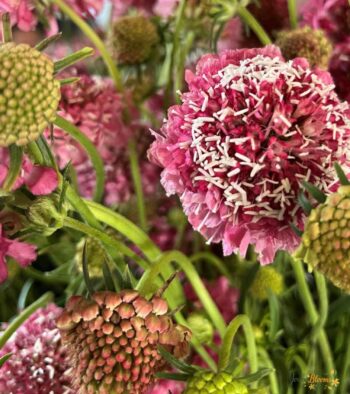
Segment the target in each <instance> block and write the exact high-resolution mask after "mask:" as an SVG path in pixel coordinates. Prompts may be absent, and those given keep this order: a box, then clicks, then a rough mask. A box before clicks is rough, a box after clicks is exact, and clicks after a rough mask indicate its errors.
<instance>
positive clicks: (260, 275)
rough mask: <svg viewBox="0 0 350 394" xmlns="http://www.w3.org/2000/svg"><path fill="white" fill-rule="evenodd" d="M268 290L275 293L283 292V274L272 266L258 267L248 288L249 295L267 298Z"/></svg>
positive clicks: (262, 299) (261, 299) (262, 298)
mask: <svg viewBox="0 0 350 394" xmlns="http://www.w3.org/2000/svg"><path fill="white" fill-rule="evenodd" d="M270 290H271V291H272V293H274V294H276V295H279V294H281V293H282V292H283V290H284V281H283V276H282V275H281V274H280V273H279V272H278V271H277V270H276V269H275V268H273V267H260V268H259V271H258V272H257V274H256V276H255V278H254V280H253V283H252V286H251V288H250V292H251V295H252V297H253V298H255V299H257V300H259V301H264V300H267V299H268V297H269V291H270Z"/></svg>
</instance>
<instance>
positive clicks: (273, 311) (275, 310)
mask: <svg viewBox="0 0 350 394" xmlns="http://www.w3.org/2000/svg"><path fill="white" fill-rule="evenodd" d="M268 301H269V308H270V319H271V324H270V329H269V339H270V341H273V340H275V339H276V335H277V332H278V328H279V325H280V306H279V302H278V299H277V297H276V295H275V294H274V293H273V292H272V291H271V289H269V299H268Z"/></svg>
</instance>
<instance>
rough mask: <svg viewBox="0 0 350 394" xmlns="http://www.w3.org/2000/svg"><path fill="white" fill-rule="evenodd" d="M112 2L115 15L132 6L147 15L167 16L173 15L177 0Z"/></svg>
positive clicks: (124, 0) (124, 12) (114, 0)
mask: <svg viewBox="0 0 350 394" xmlns="http://www.w3.org/2000/svg"><path fill="white" fill-rule="evenodd" d="M112 3H113V7H114V9H113V14H114V15H115V16H116V17H118V16H121V15H124V14H126V13H127V12H128V11H129V9H130V8H132V7H133V8H136V9H138V10H139V11H141V12H143V13H145V14H147V15H159V16H161V17H163V18H168V17H169V16H171V15H173V13H174V10H175V8H176V6H177V4H178V0H113V1H112Z"/></svg>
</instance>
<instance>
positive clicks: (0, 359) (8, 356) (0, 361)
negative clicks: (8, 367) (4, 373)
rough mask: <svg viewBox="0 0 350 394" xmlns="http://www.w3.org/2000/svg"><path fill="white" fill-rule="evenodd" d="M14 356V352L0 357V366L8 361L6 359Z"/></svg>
mask: <svg viewBox="0 0 350 394" xmlns="http://www.w3.org/2000/svg"><path fill="white" fill-rule="evenodd" d="M11 356H12V353H7V354H5V355H4V356H2V357H0V368H1V367H2V366H3V365H4V364H5V363H6V361H7V360H8V359H9V358H10V357H11Z"/></svg>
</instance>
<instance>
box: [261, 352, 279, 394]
mask: <svg viewBox="0 0 350 394" xmlns="http://www.w3.org/2000/svg"><path fill="white" fill-rule="evenodd" d="M258 354H259V356H260V359H261V361H262V362H263V363H264V364H265V366H266V367H268V368H271V369H273V371H272V372H271V373H270V374H269V380H270V393H271V394H279V389H278V379H277V375H276V369H275V366H274V365H273V362H272V361H271V359H270V356H269V354H268V353H267V351H266V350H265V349H264V348H262V347H259V349H258Z"/></svg>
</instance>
